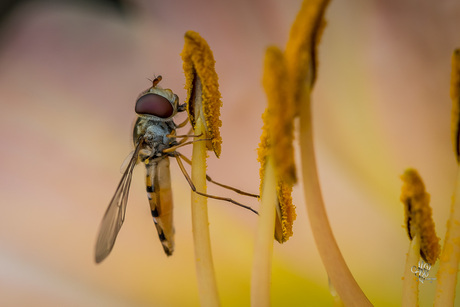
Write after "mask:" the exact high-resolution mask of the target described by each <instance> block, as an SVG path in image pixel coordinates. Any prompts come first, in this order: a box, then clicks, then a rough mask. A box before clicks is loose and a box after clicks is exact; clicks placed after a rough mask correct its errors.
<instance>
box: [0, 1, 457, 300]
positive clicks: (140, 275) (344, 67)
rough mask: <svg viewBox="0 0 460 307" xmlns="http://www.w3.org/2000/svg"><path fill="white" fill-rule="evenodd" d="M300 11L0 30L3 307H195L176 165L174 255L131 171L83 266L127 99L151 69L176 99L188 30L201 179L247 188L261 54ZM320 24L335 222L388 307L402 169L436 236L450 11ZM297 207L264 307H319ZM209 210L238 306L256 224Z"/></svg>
mask: <svg viewBox="0 0 460 307" xmlns="http://www.w3.org/2000/svg"><path fill="white" fill-rule="evenodd" d="M128 4H129V5H128ZM300 5H301V1H300V0H292V1H286V2H283V3H281V2H280V1H274V0H271V1H260V0H258V1H243V0H236V1H231V2H230V1H228V2H225V1H220V2H215V1H205V0H201V1H193V2H192V1H147V0H143V1H142V0H131V1H129V2H128V3H126V8H127V9H128V10H129V13H128V14H125V15H120V14H119V13H118V12H117V11H115V10H114V9H110V8H108V7H102V6H101V7H90V6H83V5H78V6H77V5H76V4H73V5H72V4H70V3H69V4H67V5H65V4H55V3H54V4H53V3H51V2H37V3H35V4H34V2H31V3H30V4H28V5H24V6H18V7H17V8H16V10H15V11H13V12H12V14H11V15H10V16H9V19H7V20H5V21H3V24H2V26H3V28H2V29H1V30H2V32H1V35H2V36H1V38H2V40H1V41H0V139H1V142H2V146H1V149H0V196H1V198H0V203H1V213H0V305H1V306H198V305H199V300H198V295H197V285H196V280H195V267H194V255H193V245H192V235H191V221H190V200H189V199H190V190H189V187H188V185H187V183H186V181H185V179H184V178H183V177H182V174H181V173H180V171H179V169H178V167H177V166H175V165H173V166H172V177H173V188H174V200H175V225H176V240H177V242H176V251H175V254H174V256H172V257H170V258H167V257H166V256H165V255H164V253H163V250H162V248H161V245H160V243H159V242H158V238H157V234H156V232H155V228H154V225H153V222H152V220H151V217H150V213H149V207H148V202H147V198H146V195H145V187H144V179H143V176H144V171H143V170H141V167H139V169H138V170H137V171H135V174H134V178H133V182H132V187H131V193H130V199H129V203H128V209H127V214H126V220H125V224H124V226H123V228H122V230H121V232H120V234H119V236H118V239H117V242H116V244H115V248H114V250H113V252H112V254H111V255H110V256H109V257H108V258H107V259H106V260H105V261H104V262H103V263H102V264H100V265H96V264H95V263H94V260H93V258H94V255H93V249H94V244H95V238H96V234H97V231H98V227H99V223H100V221H101V219H102V216H103V214H104V212H105V209H106V206H107V205H108V202H109V200H110V198H111V197H112V194H113V192H114V191H115V188H116V186H117V184H118V181H119V179H120V177H121V174H120V172H119V168H120V165H121V163H122V161H123V160H124V158H125V157H126V155H127V154H128V153H129V152H130V151H131V150H132V148H131V139H130V136H131V129H132V125H133V121H134V119H135V115H134V112H133V107H134V100H135V98H136V97H137V95H138V93H139V92H140V91H142V90H144V89H145V88H147V87H148V86H149V81H148V80H147V78H152V77H153V76H154V75H159V74H161V75H162V76H163V81H162V86H164V87H166V88H171V89H172V90H174V92H176V93H177V94H178V95H179V97H180V98H181V101H183V99H184V97H185V90H184V89H183V87H184V77H183V72H182V62H181V58H180V55H179V54H180V52H181V50H182V46H183V34H184V33H185V32H186V31H187V30H195V31H197V32H199V33H200V34H201V35H202V36H203V37H204V38H205V39H206V40H207V41H208V43H209V45H210V46H211V48H212V50H213V52H214V57H215V59H216V70H217V73H218V74H219V82H220V91H221V93H222V97H223V98H222V100H223V104H224V105H223V108H222V110H221V112H222V118H221V119H222V121H223V127H222V130H221V134H222V137H223V148H222V155H221V158H220V159H217V158H215V157H213V156H212V155H211V157H210V159H209V162H208V173H209V175H211V176H212V177H213V178H214V179H216V180H219V181H222V182H225V183H227V184H230V185H233V186H235V187H237V188H241V189H244V190H247V191H251V192H257V190H258V186H259V178H258V171H259V170H258V169H259V165H258V163H257V161H256V148H257V146H258V143H259V136H260V128H261V125H262V122H261V118H260V117H261V114H262V112H263V110H264V108H265V97H264V93H263V90H262V87H261V74H262V62H263V56H264V50H265V48H266V47H267V46H268V45H270V44H277V45H278V46H280V47H283V46H284V45H285V43H286V41H287V38H288V34H289V29H290V25H291V24H292V22H293V20H294V18H295V16H296V13H297V11H298V9H299V8H300ZM326 17H327V21H328V26H327V28H326V29H325V31H324V34H323V38H322V42H321V45H320V48H319V61H320V62H319V72H318V80H317V83H316V88H315V90H314V95H313V100H314V103H313V108H314V128H315V144H316V151H317V155H318V163H319V166H318V167H319V175H320V180H321V184H322V189H323V193H324V198H325V201H326V206H327V210H328V214H329V218H330V222H331V224H332V227H333V230H334V233H335V235H336V239H337V241H338V244H339V246H340V248H341V250H342V253H343V255H344V258H345V260H346V261H347V263H348V265H349V267H350V269H351V271H352V272H353V274H354V276H355V278H356V280H357V282H358V284H359V285H360V286H361V287H362V288H363V290H364V292H365V293H366V295H367V296H368V297H369V299H370V300H371V301H372V302H373V303H374V304H375V305H380V306H399V305H400V297H401V288H402V281H401V277H402V275H403V268H404V262H405V256H406V252H407V250H408V246H409V240H408V237H407V234H406V232H405V229H404V228H403V226H404V219H403V207H402V205H401V203H400V202H399V194H400V186H401V182H400V180H399V178H398V176H399V175H400V174H401V173H402V172H403V171H404V169H405V168H407V167H415V168H417V169H418V170H419V172H420V174H421V175H422V177H423V178H424V180H425V184H426V187H427V190H428V192H429V193H431V196H432V207H433V218H434V220H435V223H436V228H437V232H438V236H439V237H441V238H442V240H443V239H444V234H445V225H446V220H447V217H448V213H449V207H450V202H451V196H452V192H453V188H454V183H455V178H456V169H457V167H456V162H455V159H454V155H453V152H452V144H451V138H450V109H451V101H450V98H449V79H450V57H451V53H452V51H453V49H454V48H456V47H459V46H460V32H459V31H458V29H460V4H459V3H458V2H457V1H453V0H450V1H442V2H439V3H435V2H433V1H415V0H410V1H404V2H400V1H397V0H391V1H377V0H373V1H358V0H355V1H351V0H337V1H332V3H331V4H330V6H329V8H328V10H327V13H326ZM181 119H182V117H181ZM183 152H184V153H189V150H184V151H183ZM298 163H300V161H298ZM208 189H209V190H208V191H209V192H212V193H214V194H219V195H224V196H232V197H235V198H236V199H238V200H240V201H242V202H245V203H247V204H250V205H252V206H253V207H254V208H257V207H258V204H257V202H256V201H254V200H252V199H246V198H244V197H240V196H235V195H232V194H229V193H227V192H226V191H223V190H222V189H219V188H216V187H214V186H211V185H210V186H209V187H208ZM293 196H294V201H295V204H296V206H297V215H298V218H297V220H296V222H295V224H294V236H293V238H292V239H291V240H289V241H288V242H287V243H285V244H284V245H279V244H277V243H275V249H274V257H273V277H272V302H273V306H306V305H311V306H328V305H329V306H330V305H332V299H331V297H330V294H329V290H328V284H327V275H326V273H325V270H324V268H323V266H322V263H321V260H320V258H319V255H318V253H317V251H316V248H315V244H314V240H313V238H312V235H311V232H310V228H309V221H308V218H307V216H306V210H305V203H304V200H303V195H302V190H301V184H299V185H298V186H297V187H295V188H294V195H293ZM209 211H210V213H209V215H210V229H211V236H212V245H213V255H214V263H215V268H216V274H217V281H218V287H219V292H220V296H221V299H222V303H223V305H224V306H248V305H249V288H250V272H251V264H252V261H253V259H252V254H253V243H254V236H255V229H256V224H257V217H256V216H255V215H253V214H251V213H250V212H249V211H245V210H242V209H240V208H237V207H235V206H232V205H228V204H226V203H220V202H216V201H213V200H209ZM436 271H437V266H435V267H433V268H432V271H431V274H430V276H429V277H435V276H434V275H435V272H436ZM458 288H459V287H457V289H458ZM434 289H435V282H434V283H432V284H430V283H425V284H421V285H420V292H421V297H420V305H421V306H431V305H432V299H433V293H434ZM457 301H458V300H457Z"/></svg>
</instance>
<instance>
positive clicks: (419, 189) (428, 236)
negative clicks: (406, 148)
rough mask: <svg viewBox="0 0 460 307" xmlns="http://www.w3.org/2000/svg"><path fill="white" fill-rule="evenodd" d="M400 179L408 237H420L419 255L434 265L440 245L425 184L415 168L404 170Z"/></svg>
mask: <svg viewBox="0 0 460 307" xmlns="http://www.w3.org/2000/svg"><path fill="white" fill-rule="evenodd" d="M401 179H402V180H403V186H402V189H401V198H400V199H401V202H402V203H403V204H404V212H405V220H406V226H407V232H408V235H409V238H410V239H411V240H412V239H413V238H414V237H415V236H418V237H419V238H420V256H421V257H422V258H423V260H425V261H426V262H427V263H429V264H431V265H434V264H435V262H436V260H437V259H438V257H439V253H440V250H441V246H440V244H439V238H438V237H437V236H436V230H435V225H434V222H433V219H432V217H431V207H430V194H428V193H426V191H425V185H424V184H423V181H422V179H421V177H420V175H419V174H418V172H417V171H416V170H414V169H408V170H406V171H405V172H404V174H403V175H402V176H401Z"/></svg>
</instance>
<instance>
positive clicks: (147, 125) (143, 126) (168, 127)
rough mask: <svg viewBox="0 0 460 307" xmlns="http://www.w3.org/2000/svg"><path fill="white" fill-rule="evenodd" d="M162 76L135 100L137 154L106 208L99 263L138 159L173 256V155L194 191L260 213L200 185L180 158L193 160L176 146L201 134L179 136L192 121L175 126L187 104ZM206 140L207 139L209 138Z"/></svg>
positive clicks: (162, 237) (112, 235)
mask: <svg viewBox="0 0 460 307" xmlns="http://www.w3.org/2000/svg"><path fill="white" fill-rule="evenodd" d="M160 81H161V76H158V77H157V78H155V80H153V85H152V87H150V88H149V89H148V90H146V91H144V92H142V93H141V94H140V96H139V98H138V99H137V101H136V108H135V111H136V113H137V114H138V116H139V117H138V119H137V121H136V124H135V125H134V131H133V142H134V148H135V149H134V151H133V153H132V156H130V158H129V162H128V164H127V167H126V170H125V171H124V172H123V176H122V178H121V180H120V183H119V184H118V187H117V190H116V191H115V195H114V196H113V198H112V200H111V201H110V203H109V206H108V208H107V211H106V212H105V215H104V217H103V218H102V222H101V226H100V229H99V235H98V237H97V241H96V263H99V262H101V261H102V260H104V259H105V258H106V257H107V256H108V255H109V254H110V252H111V251H112V248H113V245H114V244H115V239H116V238H117V235H118V232H119V231H120V228H121V226H122V225H123V221H124V219H125V212H126V204H127V202H128V194H129V188H130V185H131V178H132V175H133V171H134V167H135V166H136V164H138V163H143V164H144V165H145V167H146V170H147V174H146V186H147V197H148V199H149V203H150V209H151V212H152V217H153V221H154V222H155V226H156V229H157V231H158V236H159V238H160V241H161V244H162V245H163V249H164V251H165V253H166V255H168V256H170V255H172V253H173V251H174V227H173V202H172V193H171V177H170V171H169V157H173V158H175V159H176V160H177V163H178V165H179V168H180V170H181V171H182V173H183V174H184V176H185V178H186V179H187V182H188V183H189V185H190V188H191V189H192V191H194V192H195V193H197V194H199V195H202V196H205V197H209V198H214V199H219V200H224V201H228V202H231V203H233V204H235V205H237V206H240V207H243V208H245V209H248V210H250V211H252V212H254V213H256V214H257V211H255V210H254V209H252V208H250V207H248V206H245V205H243V204H240V203H238V202H236V201H234V200H233V199H231V198H225V197H219V196H214V195H209V194H205V193H202V192H200V191H197V190H196V188H195V186H194V184H193V182H192V180H191V179H190V176H189V175H188V174H187V172H186V170H185V168H184V166H183V164H182V161H181V159H183V160H185V161H186V162H188V163H190V161H189V160H188V159H187V158H185V157H184V156H183V155H182V154H180V153H179V152H177V151H176V148H178V147H180V146H183V145H187V144H190V143H193V141H191V142H185V141H186V140H187V138H188V137H196V135H182V136H178V135H176V128H179V127H182V126H183V125H185V124H186V122H187V121H185V122H184V123H183V124H180V125H176V124H175V123H174V121H173V117H174V116H175V115H176V114H177V113H178V112H183V111H185V104H184V105H179V98H178V97H177V95H175V94H174V93H173V92H172V91H171V90H168V89H162V88H160V87H159V86H157V85H158V83H159V82H160ZM179 137H182V138H183V139H182V140H181V141H179V142H178V141H177V140H176V138H179ZM201 140H204V141H208V140H209V139H201ZM197 141H200V140H197ZM206 179H207V180H208V181H210V182H213V183H215V184H217V185H219V186H221V187H223V188H226V189H230V190H232V191H234V192H236V193H239V194H242V195H246V196H252V197H259V196H258V195H255V194H250V193H246V192H243V191H241V190H238V189H235V188H232V187H230V186H227V185H224V184H221V183H218V182H215V181H213V180H212V179H211V178H210V177H209V176H207V175H206Z"/></svg>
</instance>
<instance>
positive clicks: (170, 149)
mask: <svg viewBox="0 0 460 307" xmlns="http://www.w3.org/2000/svg"><path fill="white" fill-rule="evenodd" d="M210 140H212V139H211V138H208V139H199V140H194V141H188V142H185V143H180V144H179V145H175V146H172V147H169V148H167V149H164V150H163V152H164V153H171V152H174V151H176V149H177V148H180V147H182V146H186V145H190V144H193V143H194V142H199V141H210Z"/></svg>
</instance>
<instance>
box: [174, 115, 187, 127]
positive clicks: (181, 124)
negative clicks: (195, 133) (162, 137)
mask: <svg viewBox="0 0 460 307" xmlns="http://www.w3.org/2000/svg"><path fill="white" fill-rule="evenodd" d="M187 123H188V116H187V118H186V119H185V120H184V121H183V122H182V123H180V124H179V125H177V126H176V128H182V127H184V126H185V125H187Z"/></svg>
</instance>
